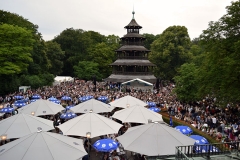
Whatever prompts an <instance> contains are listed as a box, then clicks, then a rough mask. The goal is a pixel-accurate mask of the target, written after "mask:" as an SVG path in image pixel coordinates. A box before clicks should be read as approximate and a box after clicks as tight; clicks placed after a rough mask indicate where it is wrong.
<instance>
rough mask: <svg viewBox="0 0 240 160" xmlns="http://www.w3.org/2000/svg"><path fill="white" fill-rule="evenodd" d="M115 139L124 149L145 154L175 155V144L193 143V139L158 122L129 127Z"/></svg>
mask: <svg viewBox="0 0 240 160" xmlns="http://www.w3.org/2000/svg"><path fill="white" fill-rule="evenodd" d="M117 139H118V141H119V142H120V143H121V144H122V145H123V147H124V149H125V150H129V151H133V152H137V153H140V154H144V155H147V156H158V155H175V149H176V146H186V145H193V144H194V143H195V140H194V139H192V138H190V137H188V136H185V135H183V134H182V133H180V132H178V131H177V130H175V129H174V128H172V127H169V126H167V125H166V124H160V123H158V122H154V123H149V124H146V125H140V126H137V127H131V128H129V129H128V130H127V132H126V133H124V134H123V135H121V136H119V137H117Z"/></svg>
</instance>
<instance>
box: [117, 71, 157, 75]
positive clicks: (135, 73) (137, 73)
mask: <svg viewBox="0 0 240 160" xmlns="http://www.w3.org/2000/svg"><path fill="white" fill-rule="evenodd" d="M113 74H119V75H151V74H152V72H122V71H113Z"/></svg>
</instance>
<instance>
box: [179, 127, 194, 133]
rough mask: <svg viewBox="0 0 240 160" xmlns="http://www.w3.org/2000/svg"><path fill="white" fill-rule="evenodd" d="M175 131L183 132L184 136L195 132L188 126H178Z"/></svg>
mask: <svg viewBox="0 0 240 160" xmlns="http://www.w3.org/2000/svg"><path fill="white" fill-rule="evenodd" d="M175 129H176V130H178V131H179V132H181V133H182V134H191V133H193V130H192V129H191V128H190V127H188V126H176V127H175Z"/></svg>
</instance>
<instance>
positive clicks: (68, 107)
mask: <svg viewBox="0 0 240 160" xmlns="http://www.w3.org/2000/svg"><path fill="white" fill-rule="evenodd" d="M73 107H74V106H73V105H70V106H67V107H66V108H65V109H66V110H70V109H71V108H73Z"/></svg>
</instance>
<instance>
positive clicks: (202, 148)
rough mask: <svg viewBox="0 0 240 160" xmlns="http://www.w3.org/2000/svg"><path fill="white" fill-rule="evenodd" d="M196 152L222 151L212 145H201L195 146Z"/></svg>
mask: <svg viewBox="0 0 240 160" xmlns="http://www.w3.org/2000/svg"><path fill="white" fill-rule="evenodd" d="M194 150H195V152H196V153H206V152H208V151H209V152H220V150H219V149H218V148H217V147H215V146H212V145H199V146H196V147H195V148H194Z"/></svg>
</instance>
